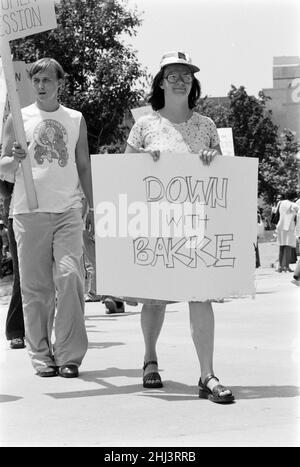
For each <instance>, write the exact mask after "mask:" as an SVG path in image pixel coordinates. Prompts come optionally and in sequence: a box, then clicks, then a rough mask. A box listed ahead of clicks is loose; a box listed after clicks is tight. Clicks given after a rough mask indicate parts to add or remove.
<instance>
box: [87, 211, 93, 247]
mask: <svg viewBox="0 0 300 467" xmlns="http://www.w3.org/2000/svg"><path fill="white" fill-rule="evenodd" d="M85 228H86V230H88V232H89V238H90V239H91V240H95V221H94V212H93V211H88V213H87V215H86V220H85Z"/></svg>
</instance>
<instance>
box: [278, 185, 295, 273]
mask: <svg viewBox="0 0 300 467" xmlns="http://www.w3.org/2000/svg"><path fill="white" fill-rule="evenodd" d="M292 199H293V194H289V193H288V194H287V195H286V196H285V198H284V199H282V200H281V201H280V206H279V222H278V224H277V225H276V230H277V235H278V244H279V264H278V269H277V272H293V270H292V269H291V268H290V264H292V263H295V262H296V261H297V257H296V218H297V213H298V211H299V206H298V205H297V204H296V203H294V202H293V201H292Z"/></svg>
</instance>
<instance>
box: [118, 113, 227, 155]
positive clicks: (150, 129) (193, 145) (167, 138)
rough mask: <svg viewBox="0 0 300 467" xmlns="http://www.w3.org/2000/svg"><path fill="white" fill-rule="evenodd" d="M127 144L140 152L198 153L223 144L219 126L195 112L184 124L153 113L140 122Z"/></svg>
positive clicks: (132, 130) (142, 118)
mask: <svg viewBox="0 0 300 467" xmlns="http://www.w3.org/2000/svg"><path fill="white" fill-rule="evenodd" d="M127 143H128V144H129V145H130V146H131V147H132V148H134V149H135V150H136V151H137V152H139V149H140V148H143V149H145V150H146V151H154V150H159V151H161V152H191V153H199V151H200V150H201V149H208V148H214V147H215V146H217V145H218V144H219V143H220V140H219V136H218V132H217V128H216V125H215V124H214V122H213V121H212V120H211V119H210V118H208V117H204V116H203V115H200V114H199V113H197V112H193V114H192V116H191V117H190V118H189V119H188V120H187V121H186V122H183V123H172V122H170V121H169V120H168V119H166V118H165V117H162V116H161V115H160V113H159V112H152V113H151V114H149V115H144V116H142V117H140V118H139V119H138V121H137V122H136V123H135V124H134V125H133V127H132V129H131V132H130V134H129V137H128V140H127Z"/></svg>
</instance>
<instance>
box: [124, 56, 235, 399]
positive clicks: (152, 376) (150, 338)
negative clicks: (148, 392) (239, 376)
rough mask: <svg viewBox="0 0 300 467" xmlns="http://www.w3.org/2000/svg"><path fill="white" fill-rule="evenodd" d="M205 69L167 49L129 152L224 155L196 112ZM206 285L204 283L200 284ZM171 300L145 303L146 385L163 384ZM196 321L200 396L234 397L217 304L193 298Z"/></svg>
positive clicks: (208, 123)
mask: <svg viewBox="0 0 300 467" xmlns="http://www.w3.org/2000/svg"><path fill="white" fill-rule="evenodd" d="M198 71H199V68H198V67H197V66H195V65H193V64H192V60H191V58H190V57H189V56H188V55H186V54H185V53H184V52H169V53H166V54H165V55H164V56H163V57H162V60H161V63H160V70H159V72H158V73H157V74H156V76H155V77H154V79H153V82H152V89H151V94H150V98H149V102H150V104H151V106H152V109H153V112H152V113H151V114H150V115H146V116H143V117H140V118H139V119H138V120H137V122H136V123H135V124H134V126H133V127H132V129H131V132H130V135H129V137H128V140H127V148H126V153H139V152H144V153H145V152H149V153H150V154H151V156H152V157H153V160H154V161H157V160H158V159H159V157H160V152H162V151H163V152H177V153H178V152H187V153H193V154H195V157H196V155H198V156H199V159H200V160H199V170H200V171H201V166H202V164H207V165H209V164H211V162H212V161H213V159H214V157H215V156H216V155H218V154H221V149H220V144H219V143H220V142H219V137H218V132H217V129H216V126H215V124H214V123H213V121H212V120H211V119H210V118H208V117H204V116H202V115H200V114H198V113H196V112H194V110H193V109H194V107H195V106H196V103H197V100H198V98H199V97H200V92H201V91H200V83H199V81H198V80H197V78H196V77H195V73H196V72H198ZM200 287H201V285H200ZM165 309H166V303H164V302H159V301H151V302H150V303H144V304H143V308H142V312H141V326H142V332H143V336H144V343H145V355H144V365H143V386H144V387H145V388H159V387H162V386H163V383H162V381H161V377H160V374H159V372H158V363H157V353H156V344H157V340H158V337H159V335H160V332H161V329H162V325H163V322H164V317H165ZM189 310H190V325H191V333H192V338H193V342H194V345H195V348H196V353H197V356H198V359H199V364H200V371H201V377H200V379H199V383H198V391H199V397H200V398H205V399H209V400H211V401H212V402H216V403H221V404H223V403H231V402H233V401H234V396H233V394H232V391H231V390H230V389H228V388H226V387H224V386H223V385H221V384H220V383H219V379H218V378H217V377H216V376H215V374H214V370H213V350H214V313H213V308H212V304H211V302H210V301H207V302H190V303H189Z"/></svg>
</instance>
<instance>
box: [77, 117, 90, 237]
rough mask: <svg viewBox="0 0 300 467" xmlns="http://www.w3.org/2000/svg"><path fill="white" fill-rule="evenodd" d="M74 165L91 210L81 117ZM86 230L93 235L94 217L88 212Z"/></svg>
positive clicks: (84, 135) (88, 156)
mask: <svg viewBox="0 0 300 467" xmlns="http://www.w3.org/2000/svg"><path fill="white" fill-rule="evenodd" d="M75 157H76V165H77V171H78V176H79V180H80V184H81V188H82V190H83V193H84V195H85V197H86V199H87V202H88V205H89V208H90V209H92V210H93V189H92V171H91V160H90V154H89V146H88V139H87V127H86V123H85V119H84V118H83V117H82V118H81V122H80V130H79V138H78V141H77V144H76V149H75ZM86 224H87V228H90V229H92V234H93V233H94V216H93V212H92V211H89V212H88V214H87V219H86Z"/></svg>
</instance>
